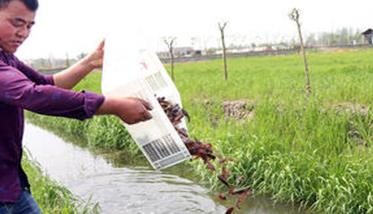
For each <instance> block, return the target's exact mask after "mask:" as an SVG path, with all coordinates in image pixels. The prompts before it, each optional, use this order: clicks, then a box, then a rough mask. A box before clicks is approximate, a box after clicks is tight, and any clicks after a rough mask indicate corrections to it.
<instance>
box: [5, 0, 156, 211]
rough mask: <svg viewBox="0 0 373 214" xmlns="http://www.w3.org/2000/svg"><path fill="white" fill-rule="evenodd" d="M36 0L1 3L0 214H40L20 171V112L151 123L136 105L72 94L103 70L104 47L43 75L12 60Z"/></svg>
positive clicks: (143, 104)
mask: <svg viewBox="0 0 373 214" xmlns="http://www.w3.org/2000/svg"><path fill="white" fill-rule="evenodd" d="M37 8H38V0H0V214H3V213H27V214H30V213H31V214H32V213H40V209H39V208H38V205H37V204H36V202H35V201H34V199H33V197H32V195H31V193H30V189H29V188H30V185H29V183H28V180H27V176H26V174H25V173H24V171H23V170H22V167H21V158H22V135H23V126H24V116H23V110H24V109H27V110H30V111H33V112H36V113H40V114H46V115H54V116H63V117H69V118H76V119H80V120H84V119H86V118H90V117H92V116H93V115H94V114H113V115H116V116H118V117H120V118H121V119H122V120H123V121H124V122H126V123H128V124H133V123H137V122H140V121H145V120H148V119H150V118H151V115H150V113H149V110H151V106H150V105H149V104H148V103H147V102H145V101H143V100H140V99H136V98H123V97H104V96H102V95H98V94H94V93H89V92H81V93H77V92H73V91H70V90H69V89H71V88H73V87H74V86H75V85H76V84H77V83H78V82H79V81H80V80H81V79H83V78H84V77H85V76H86V75H87V74H89V73H90V72H91V71H92V70H93V69H95V68H98V67H100V66H101V65H102V58H103V49H104V42H101V44H100V45H99V46H98V47H97V49H96V50H94V51H93V52H92V53H90V54H88V55H87V56H86V57H85V58H83V59H82V60H81V61H79V62H77V63H76V64H75V65H73V66H72V67H70V68H68V69H66V70H64V71H62V72H60V73H58V74H55V75H42V74H39V73H37V72H36V71H34V70H33V69H32V68H30V67H29V66H27V65H25V64H24V63H22V62H21V61H20V60H19V59H17V58H16V57H15V56H14V55H13V54H14V53H15V52H16V50H17V49H18V47H19V46H20V45H22V43H23V42H24V41H25V39H26V38H27V37H28V36H29V33H30V31H31V28H32V26H33V25H34V18H35V15H36V10H37Z"/></svg>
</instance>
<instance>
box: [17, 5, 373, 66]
mask: <svg viewBox="0 0 373 214" xmlns="http://www.w3.org/2000/svg"><path fill="white" fill-rule="evenodd" d="M39 2H40V7H39V10H38V12H37V16H36V25H35V26H34V27H33V30H32V33H31V35H30V37H29V38H28V40H27V41H26V42H25V43H24V44H23V46H22V47H21V48H20V49H19V50H18V52H17V55H18V56H19V57H21V58H23V59H30V58H38V57H49V56H53V57H65V55H66V54H68V55H69V56H70V57H76V56H77V55H78V54H79V53H82V52H88V51H90V50H92V49H93V48H94V47H95V46H96V44H98V42H99V41H100V40H101V39H102V38H104V37H106V36H107V35H121V38H123V40H132V39H133V38H137V39H138V38H141V40H140V41H146V42H144V43H142V46H143V47H145V48H147V47H148V48H149V49H151V50H161V49H164V48H165V45H164V43H163V42H162V39H161V38H162V37H165V36H174V37H177V40H176V45H177V46H190V45H194V46H196V47H198V46H199V47H201V48H203V47H204V46H217V45H218V39H217V38H218V37H219V30H218V27H217V23H218V22H219V21H228V25H227V27H226V34H227V35H228V38H230V39H231V40H233V39H235V40H236V41H237V42H240V41H241V42H246V43H248V44H250V43H252V42H269V41H273V40H276V41H279V40H289V39H291V38H293V37H294V36H295V35H296V27H295V24H294V23H293V22H291V21H290V20H289V18H288V16H287V14H288V13H289V11H290V10H291V9H292V8H294V7H296V8H299V9H300V10H301V20H302V23H303V28H304V33H305V34H308V33H317V32H325V31H328V32H330V31H335V30H337V29H340V28H342V27H351V28H353V29H364V30H365V29H366V28H370V27H373V21H372V18H371V15H372V10H373V1H372V0H354V1H347V0H312V1H310V0H187V1H184V0H156V1H154V0H153V1H152V0H136V1H121V0H64V1H61V0H39ZM192 37H196V38H198V39H195V40H194V42H193V43H192V39H191V38H192ZM231 42H232V41H231Z"/></svg>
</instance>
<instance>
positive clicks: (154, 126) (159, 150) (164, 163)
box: [102, 39, 191, 169]
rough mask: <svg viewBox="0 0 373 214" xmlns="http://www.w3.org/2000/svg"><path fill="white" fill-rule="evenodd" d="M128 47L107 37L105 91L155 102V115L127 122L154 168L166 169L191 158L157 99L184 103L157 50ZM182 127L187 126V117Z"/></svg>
mask: <svg viewBox="0 0 373 214" xmlns="http://www.w3.org/2000/svg"><path fill="white" fill-rule="evenodd" d="M128 51H129V50H125V49H121V48H119V47H118V44H115V40H108V39H106V41H105V58H104V65H103V73H102V92H103V94H104V95H115V96H123V97H138V98H141V99H144V100H146V101H148V102H149V103H150V104H151V105H152V106H153V110H152V111H151V114H152V117H153V118H152V119H150V120H148V121H145V122H140V123H137V124H133V125H128V124H125V123H124V125H125V127H126V128H127V130H128V132H129V133H130V135H131V137H132V138H133V139H134V141H135V142H136V143H137V145H138V146H139V147H140V149H141V151H142V152H143V153H144V155H145V157H146V158H147V159H148V161H149V163H150V164H151V165H152V166H153V167H154V169H164V168H167V167H170V166H173V165H175V164H177V163H180V162H182V161H184V160H188V159H190V158H191V155H190V153H189V151H188V149H187V148H186V146H185V144H184V143H183V141H182V140H181V138H180V137H179V135H178V133H177V132H176V130H175V128H174V127H173V125H172V123H171V122H170V121H169V119H168V118H167V115H166V114H165V113H164V111H163V109H162V107H161V106H160V105H159V103H158V101H157V97H165V98H166V100H168V101H170V102H172V103H177V104H179V105H180V106H181V99H180V95H179V92H178V91H177V89H176V86H175V84H174V83H173V82H172V80H171V78H170V77H169V76H168V74H167V71H166V70H165V68H164V67H163V65H162V63H161V62H160V60H159V58H158V57H157V56H156V54H154V53H151V52H146V51H140V50H134V49H132V51H133V52H132V54H131V53H129V52H128ZM181 127H182V128H185V129H186V128H187V127H186V123H185V120H183V121H182V123H181Z"/></svg>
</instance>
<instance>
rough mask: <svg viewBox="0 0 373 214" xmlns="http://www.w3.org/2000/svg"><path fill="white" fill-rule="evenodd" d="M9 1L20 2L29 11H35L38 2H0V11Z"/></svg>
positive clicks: (34, 0) (29, 0) (32, 0)
mask: <svg viewBox="0 0 373 214" xmlns="http://www.w3.org/2000/svg"><path fill="white" fill-rule="evenodd" d="M11 1H20V2H22V3H23V4H24V5H25V6H26V7H27V8H28V9H29V10H31V11H36V10H37V9H38V7H39V2H38V0H0V9H3V8H5V7H6V6H8V4H9V3H10V2H11Z"/></svg>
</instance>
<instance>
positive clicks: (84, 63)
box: [53, 41, 105, 89]
mask: <svg viewBox="0 0 373 214" xmlns="http://www.w3.org/2000/svg"><path fill="white" fill-rule="evenodd" d="M104 44H105V43H104V41H102V42H101V43H100V45H99V46H98V47H97V48H96V50H94V51H93V52H92V53H90V54H88V55H87V56H86V57H84V58H83V59H81V60H80V61H79V62H77V63H75V64H74V65H72V66H71V67H69V68H67V69H66V70H63V71H61V72H59V73H57V74H54V75H53V80H54V84H55V85H56V86H58V87H60V88H64V89H72V88H73V87H74V86H75V85H76V84H78V83H79V82H80V80H82V79H83V78H84V77H85V76H87V75H88V74H89V73H90V72H91V71H92V70H93V69H95V68H99V67H101V66H102V61H103V56H104Z"/></svg>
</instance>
